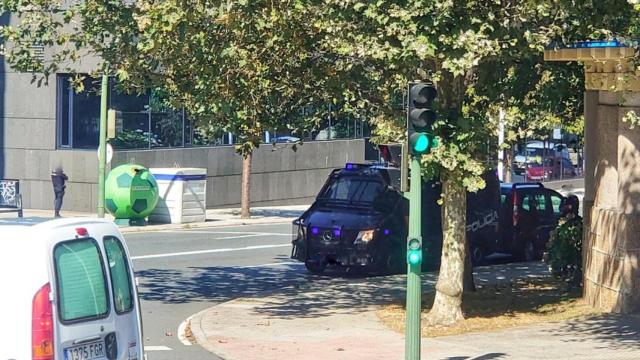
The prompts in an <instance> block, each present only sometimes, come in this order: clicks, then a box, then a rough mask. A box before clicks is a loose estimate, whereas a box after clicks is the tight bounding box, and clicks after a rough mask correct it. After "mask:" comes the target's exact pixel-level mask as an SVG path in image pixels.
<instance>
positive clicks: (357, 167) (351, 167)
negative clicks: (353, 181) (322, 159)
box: [344, 163, 371, 170]
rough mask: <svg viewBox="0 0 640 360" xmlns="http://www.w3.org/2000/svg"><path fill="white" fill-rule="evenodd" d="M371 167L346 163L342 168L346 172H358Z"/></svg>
mask: <svg viewBox="0 0 640 360" xmlns="http://www.w3.org/2000/svg"><path fill="white" fill-rule="evenodd" d="M368 167H371V165H370V164H356V163H347V164H346V165H345V166H344V168H345V169H346V170H359V169H364V168H368Z"/></svg>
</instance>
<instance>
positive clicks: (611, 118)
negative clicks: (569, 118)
mask: <svg viewBox="0 0 640 360" xmlns="http://www.w3.org/2000/svg"><path fill="white" fill-rule="evenodd" d="M631 110H634V111H636V112H637V113H638V114H640V96H639V95H630V94H626V95H624V94H620V93H614V92H608V91H588V92H587V93H586V95H585V121H586V123H585V138H586V140H585V145H586V149H585V158H586V160H587V161H586V164H587V168H586V171H585V188H586V193H585V212H584V213H585V214H586V219H585V224H586V227H585V238H584V240H585V242H584V254H583V255H584V256H583V258H584V265H585V266H584V268H585V273H584V285H585V287H584V295H585V298H586V299H587V301H588V302H589V303H590V304H592V305H593V306H595V307H596V308H598V309H600V310H603V311H614V312H623V313H630V312H637V311H640V268H639V266H638V260H639V256H638V255H639V254H640V166H638V164H640V129H638V128H636V129H630V126H629V124H627V123H625V122H623V121H622V118H623V117H624V116H625V114H626V113H627V112H629V111H631Z"/></svg>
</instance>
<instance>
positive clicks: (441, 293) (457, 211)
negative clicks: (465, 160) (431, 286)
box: [427, 173, 467, 325]
mask: <svg viewBox="0 0 640 360" xmlns="http://www.w3.org/2000/svg"><path fill="white" fill-rule="evenodd" d="M442 191H443V193H444V205H443V215H442V235H443V244H442V261H441V265H440V274H439V275H438V282H437V284H436V297H435V300H434V302H433V307H432V308H431V311H430V312H429V315H428V317H427V321H428V322H429V323H430V324H432V325H451V324H454V323H456V322H458V321H459V320H462V319H464V315H463V313H462V290H463V284H464V282H463V281H464V268H465V255H466V247H467V246H466V208H467V207H466V199H467V193H466V191H465V188H464V186H462V184H461V183H460V182H459V180H458V179H457V178H456V176H455V175H454V174H450V173H449V174H445V176H444V177H443V181H442Z"/></svg>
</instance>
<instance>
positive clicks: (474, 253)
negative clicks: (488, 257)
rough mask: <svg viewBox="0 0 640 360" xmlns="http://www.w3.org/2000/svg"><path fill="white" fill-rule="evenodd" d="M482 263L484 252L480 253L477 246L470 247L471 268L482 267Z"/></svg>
mask: <svg viewBox="0 0 640 360" xmlns="http://www.w3.org/2000/svg"><path fill="white" fill-rule="evenodd" d="M484 261H485V255H484V251H482V248H480V247H479V246H473V247H471V263H472V264H473V266H478V265H482V264H484Z"/></svg>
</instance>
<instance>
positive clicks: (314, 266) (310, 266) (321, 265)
mask: <svg viewBox="0 0 640 360" xmlns="http://www.w3.org/2000/svg"><path fill="white" fill-rule="evenodd" d="M304 266H305V267H306V268H307V270H308V271H309V272H310V273H312V274H316V275H320V274H322V273H324V271H325V270H326V269H327V262H326V261H309V260H307V261H305V262H304Z"/></svg>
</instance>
